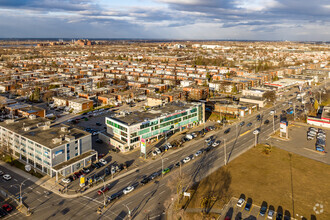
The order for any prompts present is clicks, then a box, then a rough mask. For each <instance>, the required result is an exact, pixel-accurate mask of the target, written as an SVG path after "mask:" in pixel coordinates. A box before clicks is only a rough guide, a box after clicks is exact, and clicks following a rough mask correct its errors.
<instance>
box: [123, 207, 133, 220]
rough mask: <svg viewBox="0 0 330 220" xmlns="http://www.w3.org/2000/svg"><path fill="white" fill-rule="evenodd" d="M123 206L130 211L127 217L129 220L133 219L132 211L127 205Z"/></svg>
mask: <svg viewBox="0 0 330 220" xmlns="http://www.w3.org/2000/svg"><path fill="white" fill-rule="evenodd" d="M123 206H125V207H126V208H127V210H128V215H127V217H128V219H131V210H130V209H129V208H128V206H127V205H126V204H123Z"/></svg>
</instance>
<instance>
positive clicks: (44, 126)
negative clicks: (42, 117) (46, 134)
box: [40, 125, 50, 130]
mask: <svg viewBox="0 0 330 220" xmlns="http://www.w3.org/2000/svg"><path fill="white" fill-rule="evenodd" d="M40 127H41V128H42V130H48V129H49V128H50V126H49V125H43V126H40Z"/></svg>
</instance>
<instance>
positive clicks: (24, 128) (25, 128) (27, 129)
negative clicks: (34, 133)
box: [23, 127, 31, 131]
mask: <svg viewBox="0 0 330 220" xmlns="http://www.w3.org/2000/svg"><path fill="white" fill-rule="evenodd" d="M30 129H31V127H23V130H24V131H29V130H30Z"/></svg>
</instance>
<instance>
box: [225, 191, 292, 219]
mask: <svg viewBox="0 0 330 220" xmlns="http://www.w3.org/2000/svg"><path fill="white" fill-rule="evenodd" d="M241 198H243V199H244V202H243V203H242V204H238V200H239V199H237V198H232V199H231V200H230V201H229V203H228V204H227V205H226V206H225V208H224V210H223V212H222V213H223V214H222V215H221V217H220V218H219V219H220V220H226V218H227V219H235V220H239V219H250V220H265V219H276V215H277V214H278V213H280V214H282V215H283V216H285V217H288V218H287V219H290V218H291V213H290V212H289V211H288V210H286V209H285V208H284V207H282V206H279V207H274V206H272V205H271V204H268V203H267V202H266V201H264V202H263V203H262V204H254V203H253V199H252V198H245V195H243V194H242V195H241ZM247 202H248V203H251V208H250V209H249V210H246V209H245V208H246V204H247ZM262 206H264V207H267V209H266V211H265V214H260V208H261V207H262ZM269 210H272V211H274V212H273V216H272V217H270V216H268V213H269Z"/></svg>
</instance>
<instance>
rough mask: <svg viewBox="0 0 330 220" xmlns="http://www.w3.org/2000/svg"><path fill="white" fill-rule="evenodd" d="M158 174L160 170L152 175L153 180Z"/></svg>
mask: <svg viewBox="0 0 330 220" xmlns="http://www.w3.org/2000/svg"><path fill="white" fill-rule="evenodd" d="M157 176H158V172H155V173H153V174H151V175H150V179H151V180H153V179H155V178H156V177H157Z"/></svg>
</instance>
